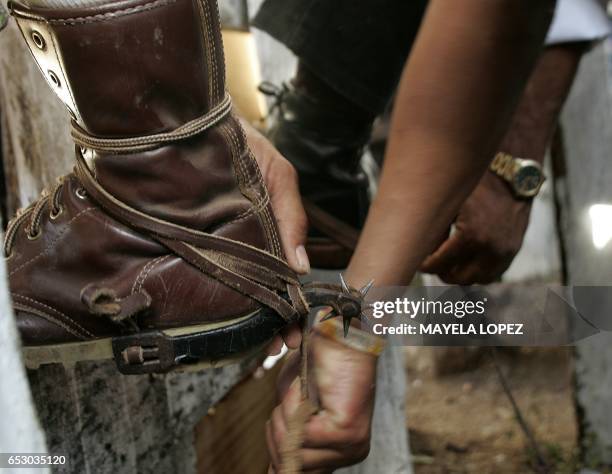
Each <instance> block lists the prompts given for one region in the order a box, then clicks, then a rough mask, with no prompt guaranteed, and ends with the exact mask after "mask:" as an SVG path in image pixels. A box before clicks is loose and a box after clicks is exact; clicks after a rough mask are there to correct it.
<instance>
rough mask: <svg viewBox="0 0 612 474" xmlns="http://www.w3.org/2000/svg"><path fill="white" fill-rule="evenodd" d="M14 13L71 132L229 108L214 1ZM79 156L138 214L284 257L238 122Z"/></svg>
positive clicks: (119, 133) (171, 126)
mask: <svg viewBox="0 0 612 474" xmlns="http://www.w3.org/2000/svg"><path fill="white" fill-rule="evenodd" d="M11 9H12V11H13V15H14V16H15V18H16V20H17V22H18V24H19V27H20V29H21V31H22V33H23V36H24V38H25V40H26V43H27V44H28V47H29V48H30V50H31V52H32V54H33V56H34V58H35V60H36V62H37V64H38V66H39V68H40V70H41V72H42V73H43V75H44V76H45V78H46V80H47V82H48V83H49V85H50V86H51V88H52V89H53V90H54V91H55V93H56V94H57V95H58V96H59V98H60V99H61V100H62V101H63V102H64V103H65V104H66V106H67V107H68V109H69V110H70V112H71V115H72V117H73V119H74V121H75V122H76V126H75V128H76V129H77V130H81V131H83V132H84V133H86V134H89V135H91V136H92V137H93V138H97V137H99V138H102V139H109V138H113V139H114V138H119V139H121V138H134V137H140V138H142V137H145V138H146V137H151V136H152V135H154V134H160V133H168V132H170V131H173V130H176V129H177V128H179V127H181V126H184V125H185V124H189V123H193V122H194V121H197V120H198V119H201V118H202V117H204V116H206V114H210V113H211V111H214V110H217V109H218V108H219V107H220V106H221V105H223V104H225V103H227V95H226V92H225V67H224V60H223V45H222V41H221V33H220V23H219V13H218V8H217V3H216V0H153V1H150V0H129V1H121V2H113V3H108V4H103V5H99V6H92V7H87V8H76V9H75V8H71V9H43V8H29V7H25V6H23V5H20V4H17V3H12V4H11ZM78 153H82V154H83V155H84V156H85V157H86V158H87V161H88V164H89V167H90V168H91V169H92V171H94V173H95V177H96V180H97V182H98V183H99V184H100V185H101V186H102V187H103V188H104V189H105V190H106V191H108V192H109V193H110V194H112V195H113V196H115V197H116V198H117V199H119V200H120V201H122V202H124V203H126V204H127V205H129V206H131V207H133V208H135V209H137V210H138V211H141V212H143V213H145V214H147V215H150V216H152V217H155V218H158V219H162V220H164V221H168V222H172V223H174V224H179V225H182V226H186V227H189V228H193V229H197V230H199V231H204V232H211V233H215V234H217V235H220V236H223V237H228V238H232V239H236V240H239V241H241V242H244V243H247V244H249V245H252V246H254V247H257V248H260V249H264V250H266V251H268V252H270V253H272V254H274V255H277V256H280V255H281V250H280V245H279V243H278V236H277V230H276V223H275V221H274V218H273V216H272V213H271V209H270V206H269V204H268V201H269V199H268V196H267V192H266V190H265V187H264V185H263V183H262V181H261V175H260V173H259V170H258V168H257V163H256V162H255V160H254V158H253V156H252V154H251V153H250V151H249V149H248V147H247V144H246V140H245V137H244V133H243V131H242V128H241V126H240V125H239V123H238V121H237V120H236V119H235V118H233V117H232V116H231V115H227V116H226V117H225V118H223V119H222V120H220V121H218V122H216V124H215V126H214V127H211V128H210V129H206V130H204V131H202V132H201V133H197V134H195V135H194V136H191V137H190V138H188V139H181V140H177V141H174V142H169V143H161V144H159V146H156V147H155V148H154V149H149V150H143V151H127V152H118V153H115V152H109V151H105V150H103V149H99V148H97V147H96V146H91V147H85V148H84V147H83V146H81V150H80V151H78Z"/></svg>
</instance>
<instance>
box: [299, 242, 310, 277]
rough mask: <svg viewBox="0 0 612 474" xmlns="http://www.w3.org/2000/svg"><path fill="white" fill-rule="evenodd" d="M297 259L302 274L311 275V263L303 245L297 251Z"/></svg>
mask: <svg viewBox="0 0 612 474" xmlns="http://www.w3.org/2000/svg"><path fill="white" fill-rule="evenodd" d="M295 257H296V258H297V263H298V266H299V267H300V272H301V273H310V261H309V260H308V254H307V253H306V249H305V248H304V246H303V245H300V246H299V247H298V248H296V249H295Z"/></svg>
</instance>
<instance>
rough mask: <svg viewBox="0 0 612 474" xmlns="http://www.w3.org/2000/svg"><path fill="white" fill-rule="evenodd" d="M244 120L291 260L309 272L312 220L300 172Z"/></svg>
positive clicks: (302, 271)
mask: <svg viewBox="0 0 612 474" xmlns="http://www.w3.org/2000/svg"><path fill="white" fill-rule="evenodd" d="M241 123H242V126H243V127H244V130H245V133H246V136H247V141H248V143H249V146H250V148H251V150H252V152H253V154H254V156H255V160H256V161H257V164H258V166H259V169H260V171H261V173H262V176H263V179H264V182H265V183H266V187H267V188H268V192H269V194H270V205H271V206H272V210H273V211H274V215H275V216H276V220H277V223H278V232H279V234H280V238H281V242H282V245H283V251H284V253H285V257H286V258H287V263H288V264H289V266H290V267H291V268H292V269H293V270H294V271H296V272H297V273H299V274H305V273H308V272H309V271H310V262H309V261H308V255H306V250H305V248H304V244H305V242H306V231H307V227H308V220H307V218H306V212H305V211H304V207H303V206H302V199H301V198H300V190H299V185H298V176H297V172H296V171H295V168H294V167H293V166H292V165H291V163H289V162H288V161H287V160H286V159H285V158H284V157H283V156H282V155H281V154H280V153H279V151H278V150H277V149H276V148H275V147H274V145H272V143H271V142H270V141H269V140H268V139H267V138H266V137H264V136H263V135H262V134H261V133H259V132H258V131H257V130H255V129H254V128H253V127H252V126H251V125H250V124H248V123H247V122H246V121H245V120H241Z"/></svg>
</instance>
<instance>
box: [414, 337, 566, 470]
mask: <svg viewBox="0 0 612 474" xmlns="http://www.w3.org/2000/svg"><path fill="white" fill-rule="evenodd" d="M434 350H436V351H439V350H440V348H436V349H434V348H409V349H407V354H406V355H407V357H406V359H407V371H408V394H407V405H406V406H407V420H408V421H407V424H408V428H409V433H410V443H411V449H412V452H413V455H414V461H415V472H416V474H442V473H470V474H471V473H479V474H486V473H504V474H505V473H530V472H542V471H535V470H534V468H533V466H534V464H533V462H534V459H535V458H534V456H533V451H532V450H531V449H530V448H529V447H528V443H527V441H526V437H525V435H524V434H523V432H522V431H521V428H520V427H519V425H518V423H517V421H516V418H515V416H514V413H513V410H512V406H511V404H510V402H509V401H508V399H507V397H506V395H505V393H504V391H503V388H502V386H501V384H500V381H499V379H498V376H497V373H496V371H495V366H494V365H493V362H492V359H491V355H490V353H489V352H488V351H489V349H483V350H482V352H481V353H480V357H479V358H478V359H477V362H474V363H473V364H472V367H471V368H470V369H469V370H467V371H462V372H459V373H451V374H447V375H437V376H436V375H435V374H434V367H439V366H440V365H439V364H438V365H436V364H435V363H434V362H433V359H434V357H438V358H439V355H440V353H439V352H438V353H437V354H433V353H432V351H434ZM442 350H443V349H442ZM570 351H571V349H566V348H551V349H532V348H523V349H509V350H503V349H502V350H501V351H500V352H498V356H497V359H498V361H499V365H500V367H501V368H502V370H503V373H504V374H506V378H507V381H508V383H509V385H510V387H511V389H512V392H513V394H514V396H515V399H516V401H517V403H518V405H519V407H520V409H521V411H522V412H523V415H524V417H525V418H526V421H527V423H528V424H529V426H530V427H531V429H532V430H533V432H534V434H535V437H536V438H537V442H538V445H539V446H540V447H541V451H543V452H544V453H545V455H546V457H547V459H548V462H549V463H550V465H551V466H554V467H552V468H551V469H550V470H549V472H555V473H573V472H576V470H577V469H578V465H577V461H576V460H577V435H578V427H577V423H576V416H575V408H574V401H573V390H572V376H571V373H572V371H571V357H570V354H571V352H570ZM458 356H460V354H459V355H458V354H456V353H452V354H451V355H450V359H451V361H452V362H456V361H457V360H461V357H458ZM446 365H447V366H448V362H447V364H446Z"/></svg>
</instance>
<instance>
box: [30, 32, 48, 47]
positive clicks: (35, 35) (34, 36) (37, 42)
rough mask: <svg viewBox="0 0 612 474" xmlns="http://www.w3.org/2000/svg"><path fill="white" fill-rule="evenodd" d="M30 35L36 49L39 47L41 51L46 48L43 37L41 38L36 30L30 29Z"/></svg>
mask: <svg viewBox="0 0 612 474" xmlns="http://www.w3.org/2000/svg"><path fill="white" fill-rule="evenodd" d="M30 36H31V37H32V41H33V42H34V44H35V45H36V47H37V48H38V49H40V50H41V51H44V50H45V49H46V48H47V44H46V43H45V39H44V38H43V35H41V34H40V33H39V32H38V31H36V30H32V33H31V34H30Z"/></svg>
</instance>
